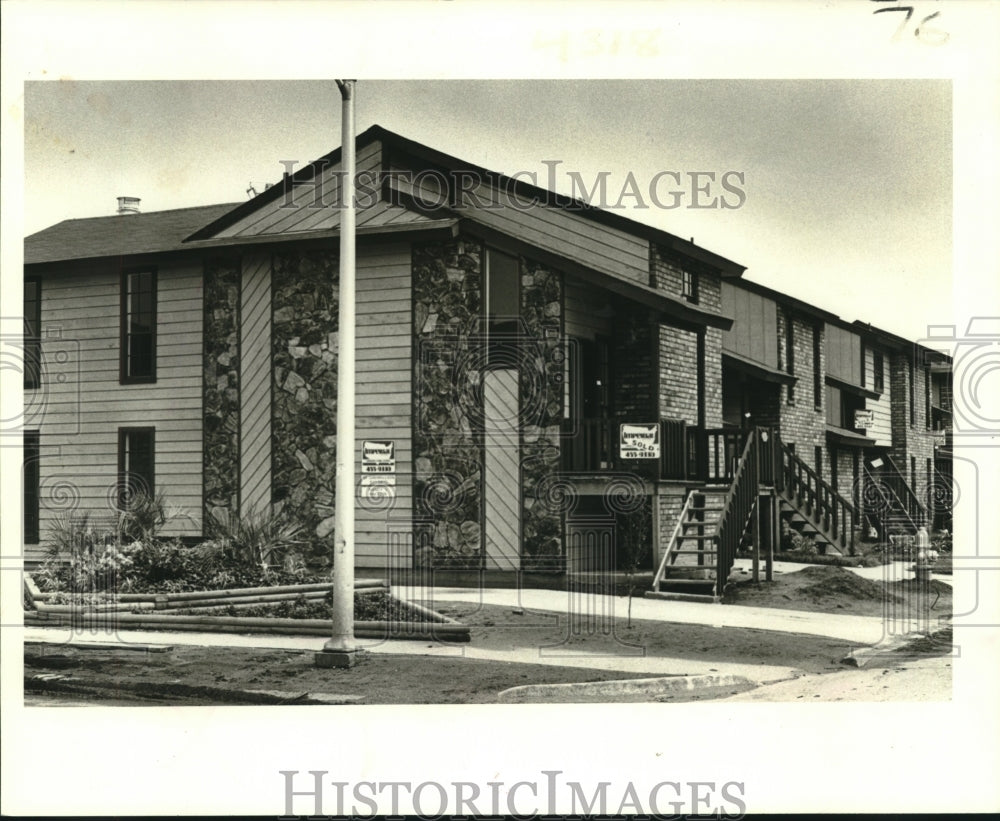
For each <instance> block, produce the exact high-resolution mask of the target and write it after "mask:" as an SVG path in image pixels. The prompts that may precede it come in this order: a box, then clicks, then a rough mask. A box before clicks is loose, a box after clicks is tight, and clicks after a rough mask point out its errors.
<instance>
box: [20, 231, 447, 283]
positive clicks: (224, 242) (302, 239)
mask: <svg viewBox="0 0 1000 821" xmlns="http://www.w3.org/2000/svg"><path fill="white" fill-rule="evenodd" d="M457 231H458V220H457V219H455V218H452V219H440V220H431V221H429V222H424V223H412V224H400V225H377V226H373V227H370V228H359V229H358V231H357V240H358V243H359V244H364V243H368V242H375V241H377V240H379V239H383V238H386V237H391V238H392V239H394V240H407V239H417V238H419V239H425V240H426V239H450V238H452V237H454V236H455V235H456V234H457ZM339 239H340V231H339V230H334V231H300V232H297V233H293V234H260V235H255V236H246V237H223V238H219V239H207V240H193V241H188V242H185V243H184V244H183V245H182V246H180V247H178V248H170V249H167V250H163V251H151V252H148V253H140V254H128V255H125V256H122V255H116V256H96V257H81V258H79V259H73V260H67V261H52V262H35V263H29V264H26V265H25V266H24V270H25V273H26V274H29V275H30V274H34V275H39V274H43V273H45V272H46V271H49V270H58V271H59V272H60V273H71V272H73V271H74V270H78V271H80V272H86V271H89V270H91V269H92V268H93V266H94V264H95V263H100V262H106V261H108V260H116V261H117V262H118V263H119V264H124V262H125V260H127V261H128V264H130V265H132V264H147V263H154V262H155V261H157V260H164V259H170V258H173V259H182V258H184V257H190V256H191V255H192V254H196V253H201V252H203V251H205V250H206V249H218V250H219V251H220V252H221V251H225V250H227V249H236V248H245V247H259V248H260V247H279V246H285V245H288V244H289V243H293V242H295V243H299V244H302V245H307V246H308V245H330V244H332V243H334V242H335V241H337V240H339Z"/></svg>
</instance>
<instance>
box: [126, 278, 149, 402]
mask: <svg viewBox="0 0 1000 821" xmlns="http://www.w3.org/2000/svg"><path fill="white" fill-rule="evenodd" d="M155 381H156V272H155V271H126V272H125V273H124V274H122V308H121V382H123V383H127V382H155Z"/></svg>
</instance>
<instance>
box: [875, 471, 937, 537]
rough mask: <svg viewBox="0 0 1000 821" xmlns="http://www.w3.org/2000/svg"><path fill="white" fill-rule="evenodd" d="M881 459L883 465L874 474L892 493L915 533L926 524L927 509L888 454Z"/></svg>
mask: <svg viewBox="0 0 1000 821" xmlns="http://www.w3.org/2000/svg"><path fill="white" fill-rule="evenodd" d="M881 458H882V463H883V464H882V466H881V467H880V468H877V469H876V471H875V474H876V476H877V478H878V479H880V480H881V482H882V484H883V485H886V486H888V488H889V489H890V490H891V491H892V493H893V495H894V496H895V497H896V500H897V501H898V502H899V505H900V507H901V509H902V510H903V511H904V512H905V513H906V515H907V516H908V517H909V518H910V523H911V524H912V525H913V532H914V533H916V531H917V528H918V527H920V525H923V524H926V523H927V509H926V508H925V507H924V505H923V504H922V503H921V501H920V498H919V497H918V496H917V494H916V493H914V492H913V488H911V487H910V484H909V482H907V481H906V477H905V476H903V474H902V471H900V469H899V468H898V467H897V466H896V463H895V462H893V461H892V458H891V457H890V456H889V455H888V454H887V455H885V456H882V457H881Z"/></svg>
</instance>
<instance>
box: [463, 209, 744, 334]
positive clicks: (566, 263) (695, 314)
mask: <svg viewBox="0 0 1000 821" xmlns="http://www.w3.org/2000/svg"><path fill="white" fill-rule="evenodd" d="M459 230H460V232H461V233H468V234H470V235H472V236H478V237H480V238H481V239H483V240H484V241H486V242H488V243H494V244H498V245H501V246H503V247H506V248H508V249H510V250H511V251H514V252H516V253H520V254H522V255H523V256H527V257H530V258H531V259H534V260H537V261H538V262H540V263H542V264H543V265H551V266H552V267H553V268H557V269H559V270H561V271H563V272H564V273H567V274H572V275H573V276H575V277H577V278H578V279H581V280H583V281H584V282H586V283H588V284H590V285H593V286H595V287H597V288H600V289H602V290H604V291H608V292H609V293H612V294H615V295H616V296H619V297H622V298H624V299H627V300H629V301H630V302H634V303H636V304H638V305H640V306H642V307H644V308H648V309H649V310H651V311H653V312H654V313H656V314H658V315H659V316H660V317H661V318H662V319H664V320H666V321H667V322H668V324H674V325H679V326H681V327H684V328H689V329H692V330H697V329H699V328H704V327H709V328H720V329H721V330H724V331H728V330H729V329H730V328H731V327H732V326H733V320H732V319H731V318H729V317H727V316H722V315H721V314H717V313H713V312H712V311H706V310H705V309H704V308H699V307H698V306H697V305H693V304H692V303H690V302H687V301H685V300H681V299H674V298H673V297H671V296H669V295H668V294H665V293H664V292H663V291H658V290H657V289H656V288H651V287H650V286H648V285H643V284H641V283H638V282H630V281H629V280H625V279H621V278H619V277H616V276H613V275H611V274H606V273H604V272H602V271H596V270H594V269H593V268H588V267H587V266H585V265H581V264H579V263H578V262H575V261H573V260H569V259H566V258H565V257H562V256H559V255H558V254H554V253H552V252H551V251H547V250H545V249H544V248H540V247H538V246H535V245H531V244H529V243H526V242H524V241H523V240H519V239H515V238H513V237H511V236H509V235H508V234H504V233H502V232H500V231H496V230H495V229H493V228H490V227H489V226H486V225H483V224H482V223H479V222H477V221H476V220H475V218H474V216H473V215H470V216H468V217H464V218H463V219H462V220H461V224H460V227H459Z"/></svg>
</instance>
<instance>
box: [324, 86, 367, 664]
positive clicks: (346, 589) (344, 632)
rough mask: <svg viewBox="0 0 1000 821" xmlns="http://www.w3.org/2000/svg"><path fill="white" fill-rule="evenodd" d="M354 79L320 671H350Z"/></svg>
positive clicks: (353, 651) (347, 101)
mask: <svg viewBox="0 0 1000 821" xmlns="http://www.w3.org/2000/svg"><path fill="white" fill-rule="evenodd" d="M354 83H355V81H354V80H337V87H338V88H339V89H340V96H341V98H342V105H341V111H342V113H341V141H340V146H341V148H340V160H341V172H342V173H341V181H342V182H341V189H340V190H341V199H340V203H339V206H340V209H341V211H340V284H339V296H340V306H339V313H338V317H339V328H338V339H339V354H338V357H337V368H338V370H337V477H336V484H335V494H336V499H335V501H334V506H335V509H334V529H333V541H334V553H333V628H332V635H331V637H330V639H329V641H327V642H326V644H324V645H323V650H322V651H321V652H319V653H317V654H316V656H315V660H316V664H317V666H320V667H351V666H352V665H353V664H354V662H355V660H356V657H357V651H358V646H357V642H356V641H355V639H354V503H355V499H354V318H355V311H354V307H355V306H354V279H355V272H354V171H355V161H354Z"/></svg>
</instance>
